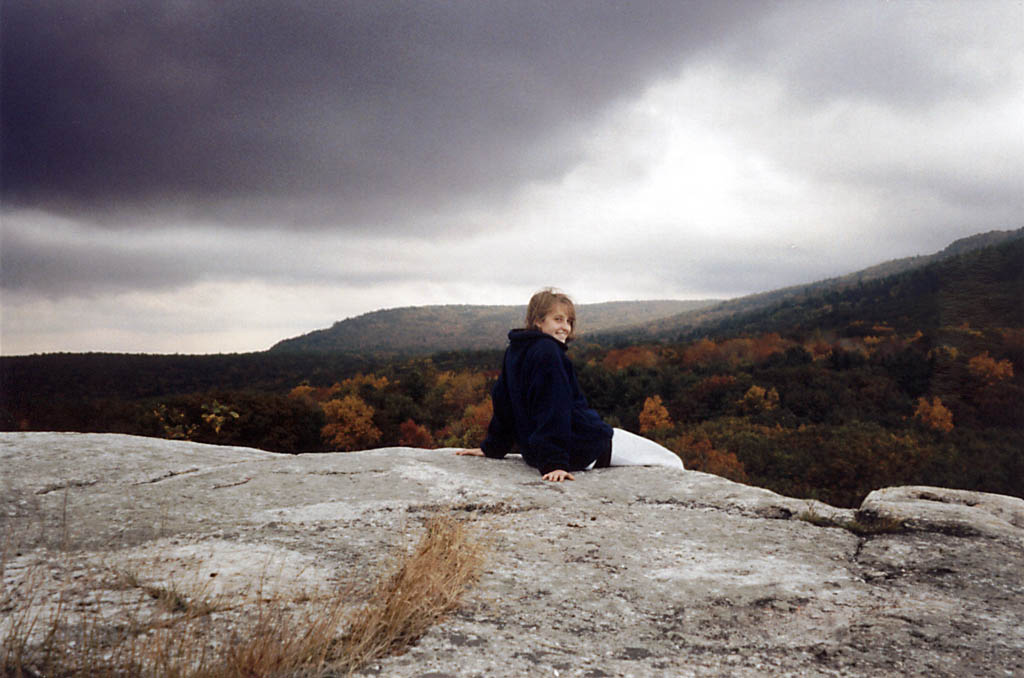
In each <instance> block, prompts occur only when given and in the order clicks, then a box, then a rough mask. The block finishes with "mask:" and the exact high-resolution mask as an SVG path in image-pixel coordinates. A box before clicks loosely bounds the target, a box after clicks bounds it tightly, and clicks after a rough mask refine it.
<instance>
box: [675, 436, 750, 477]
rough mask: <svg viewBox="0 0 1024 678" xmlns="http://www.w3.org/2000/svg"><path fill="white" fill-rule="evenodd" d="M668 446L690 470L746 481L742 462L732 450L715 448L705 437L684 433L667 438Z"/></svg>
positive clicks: (745, 472)
mask: <svg viewBox="0 0 1024 678" xmlns="http://www.w3.org/2000/svg"><path fill="white" fill-rule="evenodd" d="M668 448H669V449H670V450H672V451H673V452H675V453H676V454H678V455H679V456H680V457H681V458H682V460H683V464H684V465H685V466H686V468H688V469H690V470H691V471H704V472H705V473H714V474H715V475H716V476H722V477H723V478H728V479H730V480H735V481H736V482H740V483H745V482H747V471H746V469H745V468H744V467H743V462H741V461H740V460H739V459H738V458H737V457H736V455H735V454H733V453H732V452H727V451H724V450H719V449H716V448H715V447H714V446H713V445H712V444H711V441H710V440H708V439H707V438H704V437H701V438H697V437H694V436H693V435H690V434H689V433H684V434H683V435H681V436H677V437H675V438H672V439H671V440H669V441H668Z"/></svg>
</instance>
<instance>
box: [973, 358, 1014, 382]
mask: <svg viewBox="0 0 1024 678" xmlns="http://www.w3.org/2000/svg"><path fill="white" fill-rule="evenodd" d="M967 368H968V369H969V370H970V371H971V374H973V375H974V376H976V377H978V378H979V379H981V380H982V381H985V382H987V383H989V384H994V383H996V382H997V381H1004V380H1006V379H1013V363H1011V362H1010V361H1009V360H996V359H995V358H993V357H992V356H990V355H989V354H988V351H985V352H984V353H981V354H980V355H976V356H974V357H973V358H971V359H970V360H968V361H967Z"/></svg>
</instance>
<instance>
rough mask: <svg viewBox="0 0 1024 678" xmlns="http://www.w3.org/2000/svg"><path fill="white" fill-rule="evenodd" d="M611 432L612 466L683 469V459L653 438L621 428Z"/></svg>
mask: <svg viewBox="0 0 1024 678" xmlns="http://www.w3.org/2000/svg"><path fill="white" fill-rule="evenodd" d="M613 431H614V432H613V434H612V458H611V462H610V463H611V465H612V466H667V467H668V468H674V469H678V470H680V471H682V470H683V460H682V459H680V458H679V455H677V454H676V453H675V452H673V451H672V450H670V449H668V448H666V447H662V446H661V445H659V444H658V443H656V442H654V441H653V440H648V439H647V438H644V437H643V436H638V435H637V434H635V433H630V432H629V431H625V430H623V429H621V428H617V429H614V430H613Z"/></svg>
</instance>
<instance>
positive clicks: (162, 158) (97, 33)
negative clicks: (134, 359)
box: [0, 0, 1024, 353]
mask: <svg viewBox="0 0 1024 678" xmlns="http://www.w3.org/2000/svg"><path fill="white" fill-rule="evenodd" d="M2 11H3V21H4V29H5V30H4V41H3V43H2V49H3V61H2V69H3V73H2V77H3V83H4V86H3V89H2V105H3V115H2V120H3V129H2V145H3V148H2V151H3V158H4V162H3V163H2V166H0V172H2V194H0V197H2V200H3V207H2V211H0V219H2V220H3V242H2V249H0V258H2V261H0V273H2V280H0V282H2V286H3V289H4V301H3V303H4V320H5V322H4V328H3V331H4V350H5V352H7V353H9V352H11V351H12V347H15V348H16V350H18V351H31V350H72V349H73V350H93V349H97V348H107V349H108V350H110V349H115V350H132V347H133V346H135V347H140V348H137V349H136V350H148V351H156V350H168V347H174V346H181V347H182V348H180V349H174V348H172V349H171V350H255V349H259V348H265V347H266V346H269V345H270V344H272V343H274V341H276V340H278V339H280V338H282V337H284V336H292V335H294V334H298V333H299V332H302V331H308V330H310V329H315V328H317V327H323V326H326V325H329V324H330V323H332V322H334V321H335V320H338V319H340V318H344V317H347V316H350V315H355V314H358V313H362V312H366V311H370V310H374V309H376V308H381V307H393V306H403V305H415V304H429V303H522V302H523V301H524V300H525V299H526V298H527V297H528V296H529V294H530V293H532V292H533V291H534V290H536V289H537V288H539V287H541V286H545V285H556V286H559V287H562V288H565V289H567V290H569V291H570V292H572V293H574V294H575V295H576V296H577V297H578V300H579V301H581V302H582V303H589V302H599V301H606V300H610V299H630V298H666V297H674V298H706V297H727V296H737V295H741V294H746V293H750V292H757V291H763V290H767V289H772V288H777V287H781V286H785V285H791V284H800V283H803V282H809V281H812V280H815V279H820V278H823V277H829V276H833V275H839V274H843V273H847V272H850V271H853V270H857V269H858V268H862V267H865V266H869V265H872V264H875V263H879V262H880V261H883V260H887V259H891V258H896V257H902V256H909V255H913V254H923V253H929V252H934V251H937V250H939V249H941V248H942V247H944V246H945V245H947V244H948V243H949V242H950V241H952V240H953V239H955V238H959V237H963V236H965V235H970V234H972V233H976V232H979V231H985V230H990V229H1007V228H1016V227H1019V225H1020V223H1019V222H1020V215H1021V214H1022V213H1024V202H1022V201H1024V197H1022V196H1024V192H1022V191H1021V190H1020V187H1021V186H1022V185H1024V133H1022V130H1021V127H1020V122H1019V121H1020V120H1021V119H1022V117H1024V34H1022V33H1021V32H1020V31H1019V25H1020V18H1021V10H1020V4H1019V2H1016V1H1010V0H1007V1H1006V2H972V3H960V2H930V3H882V2H878V3H846V2H803V1H802V0H788V1H786V2H779V3H757V2H750V3H746V2H732V3H680V2H664V3H660V2H648V3H593V2H578V3H577V2H564V3H539V2H538V3H461V4H448V3H423V2H409V3H398V4H396V3H375V2H365V3H362V2H345V3H334V2H327V1H326V0H325V1H323V2H319V1H314V2H309V3H302V4H301V5H292V6H289V5H282V4H281V3H277V2H270V1H269V0H256V1H253V2H244V3H243V2H240V1H239V0H230V1H228V2H223V3H214V4H203V3H188V2H184V3H155V2H144V3H129V2H127V1H126V0H97V1H96V2H90V3H56V2H28V0H14V1H12V2H6V3H4V4H3V10H2ZM176 314H178V315H177V316H176ZM176 317H177V318H178V322H176V321H175V318H176ZM46 328H50V329H46ZM62 328H63V329H62ZM175 328H177V329H175ZM44 330H45V331H44ZM176 333H177V334H178V335H180V336H179V337H178V338H175V334H176ZM62 337H63V340H62ZM204 337H205V339H204ZM62 341H63V343H62ZM204 342H206V343H205V344H204ZM203 346H206V347H207V348H206V349H203V348H202V347H203Z"/></svg>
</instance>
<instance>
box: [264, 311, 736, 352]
mask: <svg viewBox="0 0 1024 678" xmlns="http://www.w3.org/2000/svg"><path fill="white" fill-rule="evenodd" d="M716 303H718V302H717V301H716V300H700V301H677V300H667V301H658V300H654V301H612V302H606V303H603V304H582V305H580V307H579V309H578V311H579V316H580V322H581V330H582V331H584V332H596V331H600V330H607V329H610V328H627V327H631V326H633V325H636V324H639V323H645V322H649V321H651V320H655V319H658V318H664V317H667V316H672V315H676V314H678V313H681V312H683V311H690V310H695V309H700V308H706V307H708V306H711V305H713V304H716ZM525 315H526V306H525V304H524V305H522V306H470V305H461V306H458V305H452V306H417V307H409V308H395V309H388V310H384V311H374V312H373V313H366V314H364V315H361V316H357V317H355V318H349V319H347V320H342V321H340V322H337V323H335V324H334V325H333V326H332V327H330V328H328V329H324V330H317V331H315V332H310V333H309V334H304V335H302V336H299V337H293V338H291V339H285V340H284V341H280V342H278V343H277V344H275V345H274V346H273V347H272V348H271V351H274V352H283V351H293V352H294V351H319V352H323V351H332V352H334V351H345V352H356V353H367V352H374V353H378V354H380V353H387V354H390V355H396V354H404V355H411V354H419V355H424V354H430V353H436V352H437V351H457V350H472V349H485V348H502V347H504V345H505V342H506V338H505V337H506V335H507V333H508V331H509V330H510V329H511V328H513V327H519V326H521V325H522V324H523V317H524V316H525Z"/></svg>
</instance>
